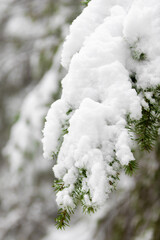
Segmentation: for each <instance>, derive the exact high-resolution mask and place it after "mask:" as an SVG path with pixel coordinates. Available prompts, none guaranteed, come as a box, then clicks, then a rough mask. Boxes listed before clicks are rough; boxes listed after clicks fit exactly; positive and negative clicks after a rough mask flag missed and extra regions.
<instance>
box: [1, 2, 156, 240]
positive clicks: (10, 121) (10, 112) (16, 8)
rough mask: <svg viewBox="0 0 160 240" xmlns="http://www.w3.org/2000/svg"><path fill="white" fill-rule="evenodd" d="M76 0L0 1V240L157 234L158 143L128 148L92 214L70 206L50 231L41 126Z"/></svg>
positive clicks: (117, 239)
mask: <svg viewBox="0 0 160 240" xmlns="http://www.w3.org/2000/svg"><path fill="white" fill-rule="evenodd" d="M83 7H84V6H83V5H82V3H81V1H80V0H0V240H73V239H76V240H94V239H97V240H132V239H134V240H151V239H153V240H160V143H159V141H158V140H157V144H156V148H155V149H153V151H152V152H151V153H141V152H139V150H138V149H137V150H136V152H135V154H136V156H137V158H138V159H139V168H138V170H137V171H136V173H135V175H134V176H133V177H127V176H124V175H123V174H122V176H121V181H120V184H119V186H118V191H117V192H116V193H114V194H113V195H112V197H111V199H109V200H108V202H107V203H106V206H104V208H103V209H101V210H100V211H99V212H98V213H97V214H95V215H94V216H93V215H92V216H84V215H82V214H81V210H77V212H76V214H75V216H73V218H72V221H71V227H70V228H69V229H67V230H66V231H57V230H56V228H55V226H54V224H55V223H54V218H55V217H56V213H57V206H56V203H55V195H54V191H53V188H52V184H53V177H54V176H53V173H52V165H53V163H52V162H47V161H45V160H44V159H43V155H42V143H41V138H42V129H43V125H44V121H45V116H46V114H47V111H48V109H49V107H50V105H51V103H52V102H54V101H55V100H57V99H58V98H59V97H60V95H61V84H60V82H61V80H62V78H63V76H64V75H65V70H64V69H63V68H62V67H61V64H60V55H61V49H62V45H63V42H64V39H65V37H66V35H67V33H68V31H69V25H70V23H71V22H72V21H73V19H75V17H76V16H78V14H79V13H80V12H81V11H82V9H83Z"/></svg>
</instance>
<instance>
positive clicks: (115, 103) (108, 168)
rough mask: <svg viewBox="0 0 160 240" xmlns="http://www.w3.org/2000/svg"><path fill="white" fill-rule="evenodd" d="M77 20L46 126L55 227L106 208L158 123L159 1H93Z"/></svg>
mask: <svg viewBox="0 0 160 240" xmlns="http://www.w3.org/2000/svg"><path fill="white" fill-rule="evenodd" d="M85 3H86V5H87V4H88V6H87V7H86V8H85V9H84V11H83V12H82V14H81V15H80V16H79V17H78V18H77V19H76V20H75V21H74V22H73V24H72V25H71V28H70V34H69V35H68V37H67V38H66V41H65V43H64V47H63V51H62V60H61V62H62V65H63V66H64V67H65V68H66V69H67V70H68V74H67V75H66V76H65V78H64V79H63V81H62V87H63V90H62V96H61V99H60V100H58V101H56V102H55V103H54V104H53V105H52V106H51V108H50V110H49V112H48V115H47V117H46V124H45V128H44V138H43V146H44V157H45V158H46V159H47V160H48V159H49V160H51V159H54V161H55V166H54V167H53V171H54V174H55V177H56V178H57V180H56V181H55V183H54V187H55V189H56V192H57V203H58V205H59V207H60V210H59V216H58V217H57V227H58V228H63V227H65V226H66V225H68V223H69V220H70V214H71V213H73V212H74V210H75V208H76V207H77V206H78V204H79V203H80V204H81V205H82V208H83V211H84V212H87V213H90V212H95V211H96V210H97V209H98V208H99V207H101V206H104V204H105V203H106V201H107V199H108V198H109V196H110V194H111V192H113V190H114V189H116V186H117V183H118V181H119V176H120V174H121V172H122V170H123V169H124V171H125V173H126V174H129V175H132V173H133V172H134V170H135V169H136V168H137V161H136V160H135V156H134V155H135V154H134V151H135V149H136V148H137V147H139V148H140V149H141V150H147V151H150V150H152V149H153V147H154V146H155V143H156V141H157V139H158V135H159V128H160V121H159V120H160V110H159V105H160V70H159V65H160V45H159V39H160V27H159V26H160V17H159V16H160V3H159V1H158V0H152V1H151V0H125V1H121V0H113V1H110V0H92V1H85Z"/></svg>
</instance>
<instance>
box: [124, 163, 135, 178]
mask: <svg viewBox="0 0 160 240" xmlns="http://www.w3.org/2000/svg"><path fill="white" fill-rule="evenodd" d="M137 169H138V163H137V162H136V161H130V162H129V164H128V165H125V166H124V171H125V174H127V175H129V176H132V175H133V173H134V172H135V171H136V170H137Z"/></svg>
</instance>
